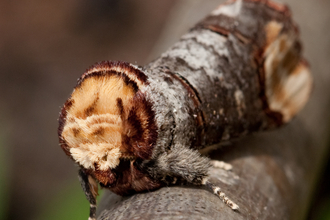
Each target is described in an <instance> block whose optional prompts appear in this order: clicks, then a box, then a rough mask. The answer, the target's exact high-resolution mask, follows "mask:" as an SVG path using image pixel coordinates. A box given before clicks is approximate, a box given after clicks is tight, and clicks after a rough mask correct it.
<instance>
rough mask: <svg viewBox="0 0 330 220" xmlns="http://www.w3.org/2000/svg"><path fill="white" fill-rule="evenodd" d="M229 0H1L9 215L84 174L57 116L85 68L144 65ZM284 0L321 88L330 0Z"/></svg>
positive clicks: (26, 210)
mask: <svg viewBox="0 0 330 220" xmlns="http://www.w3.org/2000/svg"><path fill="white" fill-rule="evenodd" d="M222 2H223V1H222V0H219V1H215V0H209V1H205V0H204V1H203V0H199V1H197V0H195V1H192V0H185V1H184V0H181V1H179V0H177V1H174V0H158V1H153V0H140V1H134V0H126V1H120V0H98V1H91V0H69V1H64V0H57V1H41V0H34V1H27V0H20V1H15V2H14V1H8V0H2V1H0V123H1V124H0V141H1V142H2V143H0V144H1V145H0V147H3V148H4V149H3V150H4V155H5V160H4V161H3V162H4V164H5V169H6V173H7V175H8V183H9V190H8V192H7V195H8V199H9V201H8V204H7V205H8V209H9V210H8V212H7V215H8V219H33V218H34V217H35V216H36V215H37V213H38V212H39V211H40V210H39V207H40V206H41V204H43V203H44V202H46V201H48V200H49V198H51V197H52V196H54V195H56V194H57V192H58V191H59V190H61V189H62V188H63V186H65V185H67V184H69V183H71V182H72V181H77V180H76V179H77V178H76V167H75V166H74V165H73V163H72V162H71V161H70V160H69V159H68V158H67V157H66V156H65V155H64V153H63V152H62V151H61V150H60V148H59V146H58V139H57V117H58V112H59V110H60V106H61V105H62V104H63V103H64V101H65V100H66V99H67V97H68V96H69V94H70V92H71V91H72V88H73V86H74V85H75V82H76V79H77V78H78V77H79V76H80V75H81V74H82V73H83V72H84V71H85V69H86V68H88V67H89V66H90V65H92V64H94V63H95V62H97V61H101V60H124V61H128V62H132V63H137V64H139V65H143V64H145V63H146V62H148V61H150V59H152V58H154V57H155V56H156V55H157V54H159V52H161V51H162V50H163V49H164V48H166V47H168V46H169V45H170V44H172V43H173V42H174V41H175V40H176V39H177V38H178V36H180V34H181V33H183V32H184V31H185V30H187V28H188V27H189V26H191V25H192V24H193V23H194V22H195V21H196V20H198V19H200V18H201V17H203V16H204V15H205V14H206V12H207V11H209V10H210V9H212V8H214V6H216V5H217V4H219V3H222ZM285 2H287V3H288V4H289V5H290V6H291V8H292V11H293V14H294V18H295V20H297V21H298V23H299V25H300V27H301V33H302V40H303V42H304V43H305V44H304V48H305V55H306V57H307V58H308V60H309V61H310V63H311V66H312V70H313V72H314V73H316V74H317V75H321V76H322V77H323V78H322V77H321V78H320V77H318V79H317V80H316V82H315V86H316V87H317V86H318V85H320V84H322V83H325V82H329V80H328V79H329V78H330V74H328V73H329V69H330V62H329V59H330V39H329V38H330V37H329V36H330V13H329V11H330V1H328V0H314V1H309V0H300V1H299V0H287V1H285ZM314 95H317V96H320V98H322V97H321V96H322V93H321V92H316V94H314ZM312 104H313V103H310V104H309V106H308V107H307V110H308V108H312V107H313V106H312ZM326 104H327V103H325V106H326ZM306 120H308V119H306ZM325 123H327V122H325ZM328 175H329V174H328ZM324 181H326V180H324ZM77 187H79V185H78V181H77Z"/></svg>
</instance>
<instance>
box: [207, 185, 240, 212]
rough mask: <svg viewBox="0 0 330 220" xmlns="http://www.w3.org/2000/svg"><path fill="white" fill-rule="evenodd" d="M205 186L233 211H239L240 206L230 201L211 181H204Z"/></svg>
mask: <svg viewBox="0 0 330 220" xmlns="http://www.w3.org/2000/svg"><path fill="white" fill-rule="evenodd" d="M202 184H203V185H205V186H206V187H207V188H208V189H209V190H210V191H212V192H213V193H214V194H215V195H217V196H218V197H219V198H220V199H221V200H222V201H223V203H225V204H226V205H227V206H229V207H230V208H231V209H232V210H238V209H239V206H238V205H237V204H236V203H234V202H233V201H232V200H230V199H229V198H228V197H227V196H226V194H225V193H224V192H222V191H221V188H220V187H218V186H216V185H214V184H213V183H211V182H210V181H209V180H207V179H204V180H203V183H202Z"/></svg>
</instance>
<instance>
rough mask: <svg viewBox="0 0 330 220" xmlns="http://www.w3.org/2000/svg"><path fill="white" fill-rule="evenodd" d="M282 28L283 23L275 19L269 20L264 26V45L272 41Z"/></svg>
mask: <svg viewBox="0 0 330 220" xmlns="http://www.w3.org/2000/svg"><path fill="white" fill-rule="evenodd" d="M282 28H283V24H281V23H279V22H277V21H270V22H268V24H267V25H266V27H265V31H266V45H267V46H268V45H270V44H271V43H273V42H274V41H275V40H276V38H277V37H278V35H279V33H280V32H281V30H282Z"/></svg>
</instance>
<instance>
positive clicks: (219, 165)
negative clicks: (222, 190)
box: [210, 160, 233, 171]
mask: <svg viewBox="0 0 330 220" xmlns="http://www.w3.org/2000/svg"><path fill="white" fill-rule="evenodd" d="M210 163H211V165H212V166H213V167H215V168H219V169H223V170H227V171H229V170H231V169H233V166H232V165H231V164H229V163H225V162H223V161H218V160H211V161H210Z"/></svg>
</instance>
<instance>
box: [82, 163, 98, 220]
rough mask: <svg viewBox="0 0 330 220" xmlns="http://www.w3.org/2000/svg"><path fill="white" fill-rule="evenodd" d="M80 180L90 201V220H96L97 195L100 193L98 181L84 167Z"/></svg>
mask: <svg viewBox="0 0 330 220" xmlns="http://www.w3.org/2000/svg"><path fill="white" fill-rule="evenodd" d="M79 181H80V184H81V187H82V189H83V191H84V192H85V195H86V198H87V200H88V202H89V207H90V208H89V218H88V220H96V196H97V195H98V185H97V182H96V181H95V180H94V179H93V178H92V177H91V176H90V175H88V174H86V173H85V172H84V170H83V169H80V170H79Z"/></svg>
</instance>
